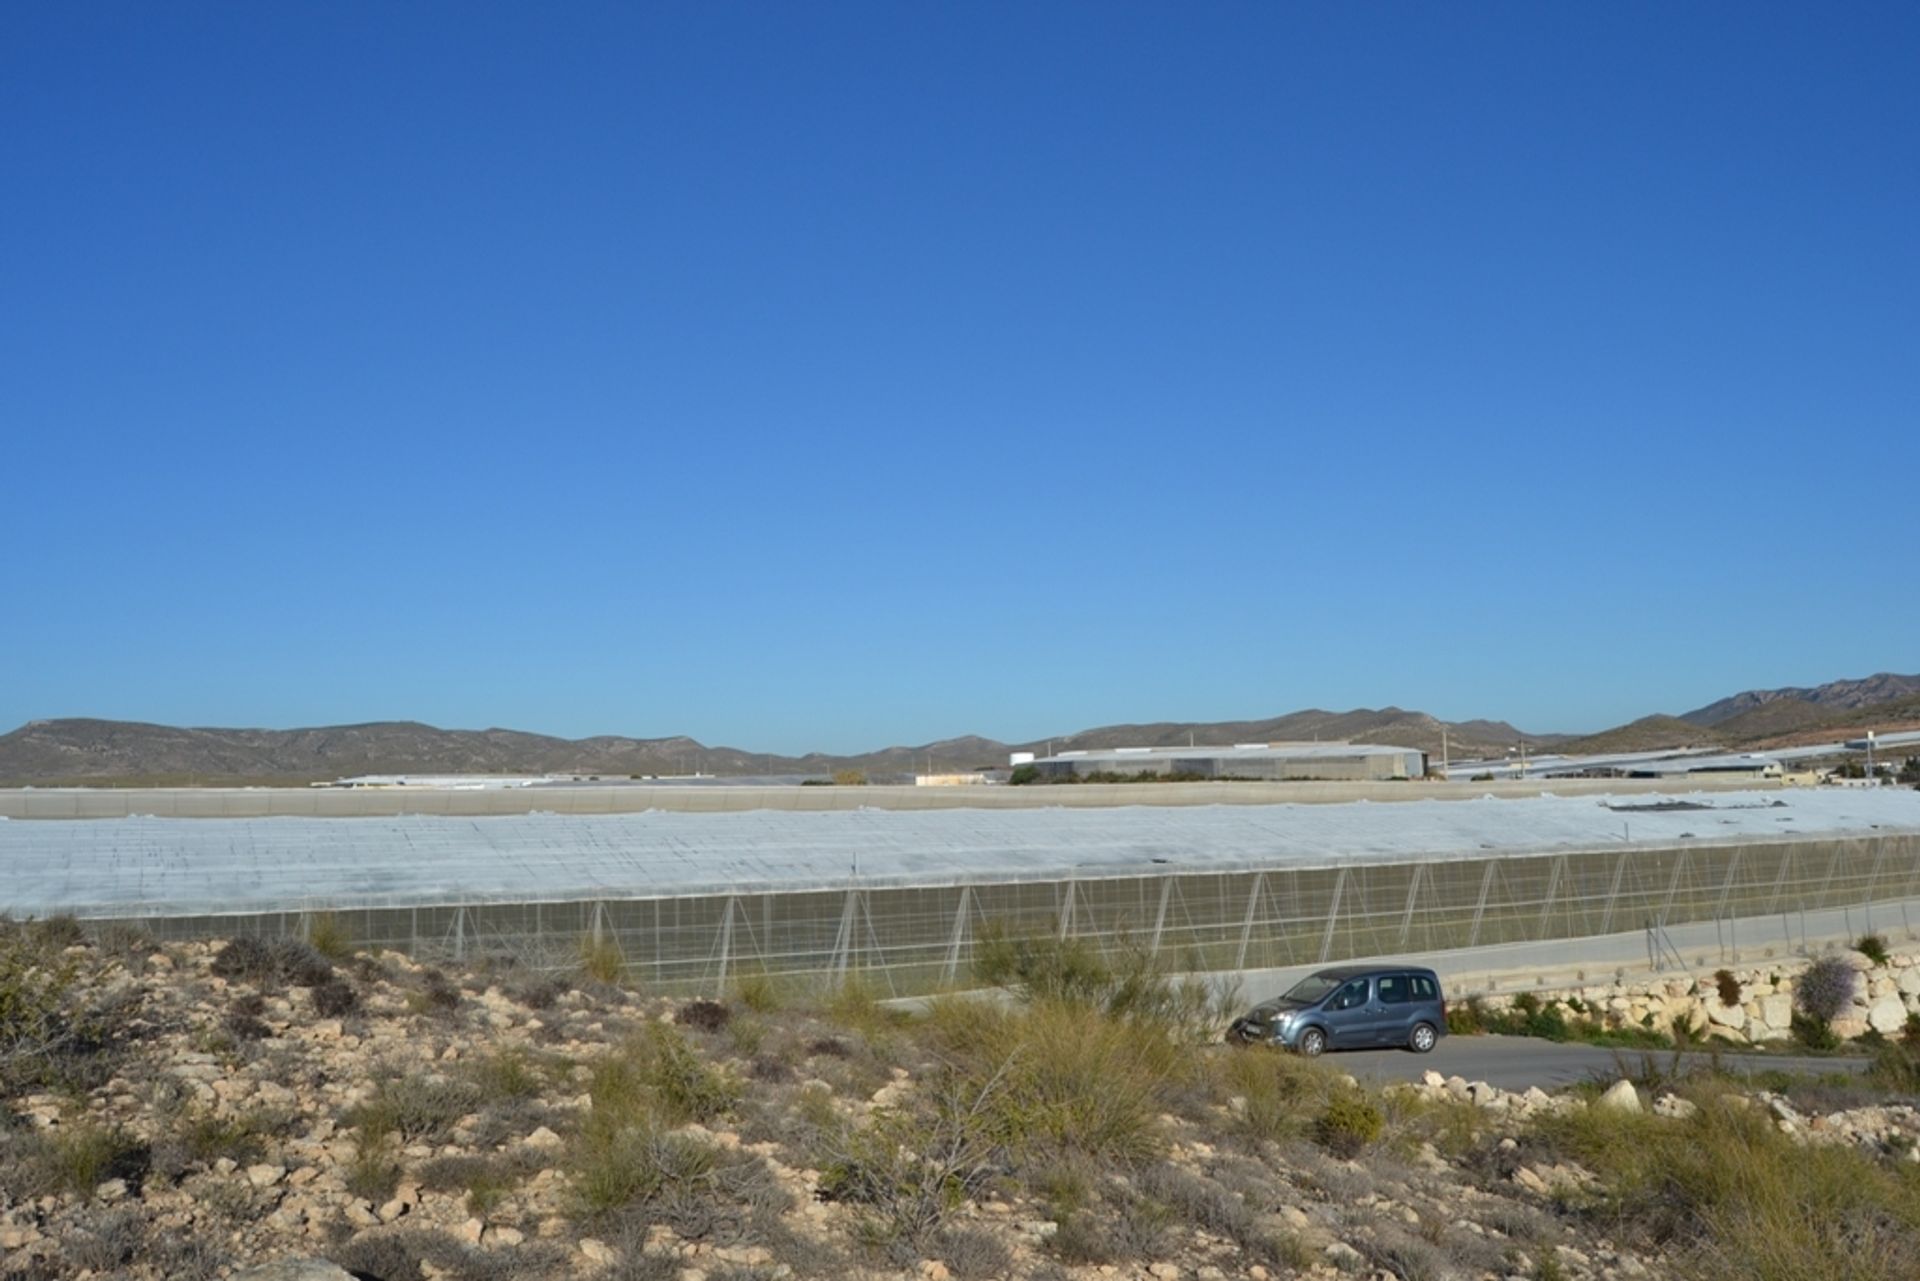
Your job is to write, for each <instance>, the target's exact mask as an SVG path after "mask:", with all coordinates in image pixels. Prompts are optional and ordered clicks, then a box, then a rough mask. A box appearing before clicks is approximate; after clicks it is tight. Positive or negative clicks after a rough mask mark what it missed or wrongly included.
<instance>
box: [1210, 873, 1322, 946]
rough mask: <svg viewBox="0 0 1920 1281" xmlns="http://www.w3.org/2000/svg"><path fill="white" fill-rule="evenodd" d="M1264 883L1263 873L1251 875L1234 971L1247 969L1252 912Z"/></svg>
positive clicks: (1265, 877) (1255, 908)
mask: <svg viewBox="0 0 1920 1281" xmlns="http://www.w3.org/2000/svg"><path fill="white" fill-rule="evenodd" d="M1266 883H1267V874H1266V873H1265V872H1255V873H1254V874H1253V889H1252V891H1251V892H1249V893H1248V895H1247V915H1246V919H1245V920H1243V921H1241V922H1240V951H1239V953H1238V954H1237V955H1236V956H1235V957H1234V960H1233V968H1234V969H1236V970H1244V969H1246V968H1247V944H1249V943H1251V942H1252V941H1253V916H1254V912H1255V911H1256V910H1258V908H1259V906H1260V891H1261V889H1262V887H1264V886H1265V885H1266ZM1334 901H1335V902H1336V903H1337V902H1338V901H1339V899H1338V897H1337V894H1336V897H1335V900H1334Z"/></svg>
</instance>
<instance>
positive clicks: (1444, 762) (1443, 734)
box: [1440, 725, 1451, 776]
mask: <svg viewBox="0 0 1920 1281" xmlns="http://www.w3.org/2000/svg"><path fill="white" fill-rule="evenodd" d="M1449 764H1451V762H1450V761H1449V760H1448V759H1447V727H1446V726H1445V725H1442V726H1441V727H1440V773H1441V774H1442V775H1443V776H1444V775H1445V774H1446V772H1447V767H1448V765H1449Z"/></svg>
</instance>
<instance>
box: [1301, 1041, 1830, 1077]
mask: <svg viewBox="0 0 1920 1281" xmlns="http://www.w3.org/2000/svg"><path fill="white" fill-rule="evenodd" d="M1649 1055H1650V1056H1651V1057H1652V1059H1653V1062H1654V1064H1655V1065H1656V1066H1657V1067H1658V1068H1659V1070H1661V1071H1663V1072H1664V1071H1666V1070H1668V1065H1669V1064H1670V1063H1671V1061H1672V1059H1673V1052H1672V1051H1671V1050H1611V1049H1602V1048H1601V1047H1599V1046H1595V1045H1577V1044H1571V1043H1561V1042H1556V1041H1541V1040H1537V1039H1535V1038H1533V1037H1524V1036H1447V1037H1442V1038H1440V1044H1438V1045H1436V1046H1434V1047H1433V1052H1432V1053H1430V1054H1414V1053H1411V1052H1410V1051H1407V1050H1347V1051H1344V1052H1339V1051H1334V1052H1329V1053H1328V1054H1327V1056H1326V1057H1325V1058H1324V1059H1322V1060H1321V1061H1322V1062H1324V1063H1328V1064H1331V1065H1333V1066H1334V1067H1337V1068H1339V1069H1341V1070H1342V1071H1345V1072H1351V1073H1352V1074H1353V1075H1354V1076H1356V1077H1359V1078H1361V1079H1363V1080H1370V1081H1418V1080H1419V1079H1420V1077H1421V1075H1422V1074H1423V1073H1425V1072H1429V1071H1432V1072H1438V1073H1439V1074H1440V1075H1442V1076H1458V1077H1464V1078H1465V1079H1467V1080H1468V1081H1485V1082H1487V1083H1488V1084H1489V1085H1495V1086H1498V1087H1499V1088H1500V1089H1503V1090H1524V1089H1526V1088H1527V1087H1529V1086H1534V1085H1537V1086H1539V1087H1540V1088H1541V1089H1543V1090H1552V1089H1555V1088H1558V1087H1560V1086H1566V1085H1575V1084H1578V1083H1579V1082H1581V1081H1591V1080H1606V1081H1612V1080H1617V1079H1619V1078H1620V1076H1622V1075H1623V1073H1622V1071H1621V1067H1620V1065H1621V1063H1622V1062H1624V1063H1625V1064H1626V1065H1627V1072H1629V1073H1631V1072H1637V1071H1638V1070H1639V1066H1640V1062H1641V1059H1642V1058H1643V1056H1649ZM1686 1057H1687V1059H1688V1060H1689V1061H1690V1062H1694V1063H1698V1064H1699V1065H1701V1066H1703V1067H1704V1066H1705V1065H1706V1064H1707V1063H1708V1062H1709V1060H1710V1056H1709V1055H1706V1054H1689V1055H1687V1056H1686ZM1719 1061H1720V1067H1721V1069H1722V1070H1723V1071H1728V1072H1764V1071H1770V1070H1771V1071H1781V1072H1793V1073H1805V1074H1807V1075H1810V1076H1824V1075H1827V1074H1829V1073H1834V1072H1848V1073H1853V1072H1863V1071H1865V1070H1866V1067H1867V1063H1868V1060H1866V1059H1864V1058H1858V1057H1835V1058H1802V1057H1799V1056H1795V1055H1787V1054H1722V1055H1720V1060H1719Z"/></svg>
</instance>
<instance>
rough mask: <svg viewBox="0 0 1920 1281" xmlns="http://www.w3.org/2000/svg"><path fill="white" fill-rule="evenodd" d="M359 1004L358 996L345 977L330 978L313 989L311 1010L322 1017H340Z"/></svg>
mask: <svg viewBox="0 0 1920 1281" xmlns="http://www.w3.org/2000/svg"><path fill="white" fill-rule="evenodd" d="M359 1004H360V998H359V997H358V996H356V995H355V994H354V991H353V988H352V987H351V986H349V985H348V983H347V982H346V980H345V979H339V978H331V979H328V980H327V981H326V982H324V983H321V984H319V985H317V986H316V987H315V988H314V989H313V1012H314V1013H315V1014H318V1015H319V1016H320V1017H321V1018H323V1019H337V1018H342V1017H344V1016H346V1015H348V1014H351V1013H353V1011H354V1009H355V1008H356V1007H357V1006H358V1005H359Z"/></svg>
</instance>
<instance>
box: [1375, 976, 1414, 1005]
mask: <svg viewBox="0 0 1920 1281" xmlns="http://www.w3.org/2000/svg"><path fill="white" fill-rule="evenodd" d="M1412 999H1413V994H1412V993H1411V992H1410V991H1408V989H1407V976H1406V975H1404V974H1390V975H1388V976H1386V977H1385V978H1383V979H1381V980H1380V1003H1381V1004H1382V1005H1405V1004H1406V1003H1407V1002H1408V1001H1411V1000H1412Z"/></svg>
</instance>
